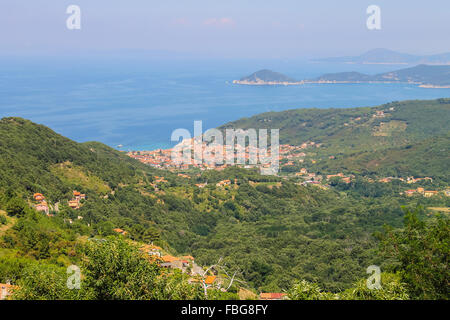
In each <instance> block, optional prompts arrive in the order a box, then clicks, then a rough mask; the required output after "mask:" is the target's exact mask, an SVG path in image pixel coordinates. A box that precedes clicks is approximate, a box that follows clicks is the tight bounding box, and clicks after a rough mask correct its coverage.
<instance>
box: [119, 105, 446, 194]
mask: <svg viewBox="0 0 450 320" xmlns="http://www.w3.org/2000/svg"><path fill="white" fill-rule="evenodd" d="M384 116H385V113H384V112H383V111H379V112H377V113H375V114H374V117H384ZM320 147H321V144H320V143H316V142H314V141H307V142H305V143H302V144H301V145H299V146H294V145H287V144H283V145H280V148H279V153H278V154H279V156H278V160H279V162H280V167H281V172H280V173H279V174H278V176H280V177H282V178H283V179H294V180H295V181H296V183H297V184H299V185H303V186H306V185H312V186H317V187H320V188H322V189H329V188H330V187H331V186H330V182H332V181H334V182H337V183H339V182H340V183H345V184H350V183H351V182H352V181H354V180H355V178H356V177H355V175H354V174H344V173H343V172H337V173H332V174H326V175H323V174H319V173H317V172H313V171H311V169H308V168H307V165H308V164H311V165H314V164H315V163H316V161H317V159H315V158H314V157H311V154H312V155H315V154H316V153H315V152H311V151H314V150H313V149H314V148H320ZM206 148H207V145H206V144H205V143H203V144H202V152H205V150H206ZM236 150H237V151H239V150H240V151H242V155H241V157H243V159H244V160H245V163H244V164H233V165H230V164H227V163H219V164H217V163H210V162H200V163H195V161H192V162H191V163H190V164H177V163H175V162H174V161H173V159H172V153H173V149H157V150H153V151H129V152H127V155H128V156H129V157H131V158H133V159H136V160H138V161H140V162H142V163H144V164H147V165H149V166H152V167H154V168H158V169H164V170H168V171H170V172H172V173H177V175H178V177H181V178H185V179H191V177H194V176H197V177H198V176H199V175H200V174H199V173H198V172H199V171H200V172H201V171H205V170H215V171H222V170H224V169H226V168H228V167H231V166H238V167H241V168H245V169H254V168H257V169H263V168H267V167H268V166H269V165H268V164H261V163H256V164H251V163H250V161H249V159H252V158H257V155H258V154H259V152H261V151H260V150H259V149H258V148H255V147H252V146H246V147H245V148H244V147H242V146H239V145H238V146H237V147H236ZM264 151H265V150H264ZM225 153H226V149H225V147H224V148H223V154H225ZM234 158H235V159H236V158H237V152H235V153H234ZM334 158H335V156H333V155H331V156H328V159H331V160H332V159H334ZM297 168H298V169H297ZM365 179H366V181H367V182H368V183H375V182H378V183H392V182H393V181H399V182H402V183H405V184H416V183H421V182H430V183H432V182H433V178H432V177H413V176H406V177H393V176H389V177H376V178H374V177H365ZM164 182H167V180H166V179H165V178H164V177H160V176H156V177H155V181H154V183H153V184H152V186H153V187H154V188H155V189H156V190H157V189H158V185H159V184H161V183H164ZM231 184H232V181H230V180H223V181H219V182H218V183H216V187H224V186H228V185H231ZM234 184H235V185H236V182H235V183H234ZM195 185H196V186H197V187H198V188H204V187H206V186H207V182H205V183H197V184H195ZM439 194H443V195H445V196H450V190H449V189H448V188H444V189H441V190H425V189H424V188H422V187H418V188H417V189H406V190H404V191H402V192H400V195H404V196H407V197H411V196H418V195H420V196H423V197H428V198H429V197H433V196H437V195H439Z"/></svg>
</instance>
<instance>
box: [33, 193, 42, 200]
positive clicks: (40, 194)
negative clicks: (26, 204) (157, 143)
mask: <svg viewBox="0 0 450 320" xmlns="http://www.w3.org/2000/svg"><path fill="white" fill-rule="evenodd" d="M33 198H34V200H36V201H44V200H45V197H44V195H43V194H42V193H35V194H34V195H33Z"/></svg>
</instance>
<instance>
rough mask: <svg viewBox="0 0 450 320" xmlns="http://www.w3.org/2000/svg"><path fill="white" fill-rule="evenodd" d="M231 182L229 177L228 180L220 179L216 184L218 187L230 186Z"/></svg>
mask: <svg viewBox="0 0 450 320" xmlns="http://www.w3.org/2000/svg"><path fill="white" fill-rule="evenodd" d="M230 184H231V180H229V179H227V180H222V181H219V182H218V183H217V184H216V187H223V186H229V185H230Z"/></svg>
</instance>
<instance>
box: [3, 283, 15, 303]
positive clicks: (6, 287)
mask: <svg viewBox="0 0 450 320" xmlns="http://www.w3.org/2000/svg"><path fill="white" fill-rule="evenodd" d="M16 288H17V286H14V285H12V284H9V283H0V300H5V299H6V298H7V297H8V296H9V295H11V294H12V291H13V290H14V289H16Z"/></svg>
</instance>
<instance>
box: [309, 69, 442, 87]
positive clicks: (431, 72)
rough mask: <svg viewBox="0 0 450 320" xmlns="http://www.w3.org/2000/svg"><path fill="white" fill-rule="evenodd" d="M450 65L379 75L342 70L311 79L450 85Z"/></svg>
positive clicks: (402, 70)
mask: <svg viewBox="0 0 450 320" xmlns="http://www.w3.org/2000/svg"><path fill="white" fill-rule="evenodd" d="M449 76H450V66H448V65H442V66H433V65H425V64H421V65H418V66H415V67H411V68H406V69H401V70H396V71H391V72H385V73H381V74H377V75H373V76H371V75H367V74H362V73H358V72H340V73H329V74H324V75H322V76H320V77H318V78H316V79H312V80H311V81H337V82H398V83H418V84H423V85H433V86H449V85H450V80H449V79H450V77H449Z"/></svg>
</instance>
